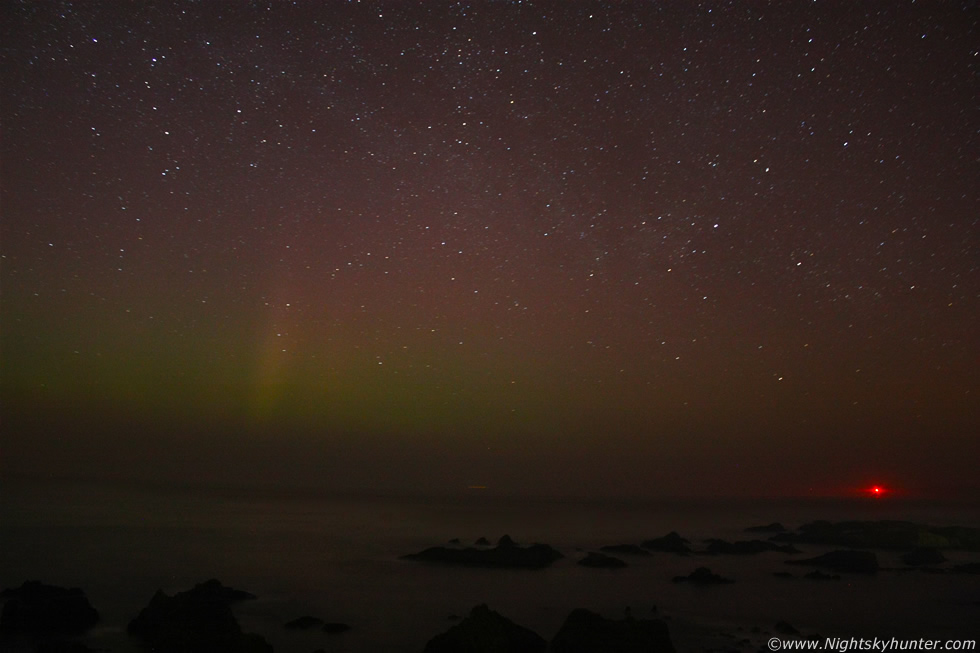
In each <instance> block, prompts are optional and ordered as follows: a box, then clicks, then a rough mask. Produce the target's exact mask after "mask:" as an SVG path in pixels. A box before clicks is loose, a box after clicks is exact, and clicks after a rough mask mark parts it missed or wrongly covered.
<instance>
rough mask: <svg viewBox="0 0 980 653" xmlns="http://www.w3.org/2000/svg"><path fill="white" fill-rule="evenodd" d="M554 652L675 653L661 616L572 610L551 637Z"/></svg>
mask: <svg viewBox="0 0 980 653" xmlns="http://www.w3.org/2000/svg"><path fill="white" fill-rule="evenodd" d="M550 650H551V651H552V652H553V653H595V652H597V651H608V652H609V653H674V644H673V642H671V640H670V633H669V631H668V630H667V624H666V623H664V622H663V621H662V620H660V619H632V618H630V617H627V618H626V619H621V620H614V619H606V618H604V617H603V616H602V615H598V614H596V613H594V612H590V611H589V610H582V609H579V610H573V611H572V612H571V614H569V615H568V617H567V618H566V619H565V623H563V624H562V626H561V629H560V630H559V631H558V633H557V634H556V635H555V637H554V639H552V640H551V648H550Z"/></svg>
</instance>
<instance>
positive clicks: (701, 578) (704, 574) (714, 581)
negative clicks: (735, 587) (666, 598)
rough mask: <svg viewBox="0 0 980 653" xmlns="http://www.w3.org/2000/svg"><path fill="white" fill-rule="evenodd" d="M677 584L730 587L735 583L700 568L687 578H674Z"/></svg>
mask: <svg viewBox="0 0 980 653" xmlns="http://www.w3.org/2000/svg"><path fill="white" fill-rule="evenodd" d="M673 581H674V582H675V583H693V584H695V585H728V584H729V583H734V582H735V581H733V580H732V579H731V578H724V577H723V576H719V575H718V574H716V573H713V572H712V571H711V570H710V569H708V568H707V567H698V568H697V569H695V570H694V571H692V572H691V573H690V574H688V575H687V576H674V578H673Z"/></svg>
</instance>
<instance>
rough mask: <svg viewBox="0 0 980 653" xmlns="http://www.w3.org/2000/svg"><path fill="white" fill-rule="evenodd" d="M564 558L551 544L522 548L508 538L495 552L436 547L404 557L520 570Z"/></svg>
mask: <svg viewBox="0 0 980 653" xmlns="http://www.w3.org/2000/svg"><path fill="white" fill-rule="evenodd" d="M563 557H564V556H563V555H562V554H561V553H559V552H558V551H557V550H556V549H554V548H552V547H550V546H548V545H547V544H531V545H529V546H518V545H517V544H516V543H515V542H514V540H512V539H511V538H510V536H508V535H504V536H503V537H502V538H500V541H499V542H497V546H495V547H493V548H492V549H487V548H473V547H466V548H458V547H454V548H447V547H444V546H433V547H430V548H428V549H425V550H424V551H421V552H419V553H412V554H409V555H406V556H402V558H403V559H405V560H420V561H422V562H439V563H445V564H455V565H466V566H471V567H499V568H517V569H541V568H543V567H547V566H548V565H550V564H551V563H553V562H554V561H555V560H558V559H560V558H563Z"/></svg>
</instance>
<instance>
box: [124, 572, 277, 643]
mask: <svg viewBox="0 0 980 653" xmlns="http://www.w3.org/2000/svg"><path fill="white" fill-rule="evenodd" d="M249 598H255V597H254V595H252V594H249V593H248V592H241V591H239V590H235V589H232V588H230V587H225V586H223V585H222V584H221V583H220V582H218V581H217V580H214V579H212V580H209V581H207V582H204V583H200V584H199V585H195V586H194V588H193V589H190V590H187V591H186V592H178V593H177V594H175V595H173V596H168V595H167V594H165V593H164V592H163V591H161V590H157V593H156V594H154V595H153V598H152V599H150V603H149V604H148V605H147V606H146V607H145V608H143V610H142V611H140V613H139V615H137V617H136V618H135V619H133V620H132V621H131V622H129V627H128V629H127V630H128V632H129V634H130V635H131V636H133V637H136V638H138V639H140V640H142V641H143V643H144V644H146V645H147V646H148V647H150V648H151V649H152V650H154V651H157V652H160V653H272V647H271V646H270V645H269V644H268V643H267V642H266V641H265V639H263V638H262V637H261V636H259V635H253V634H246V633H243V632H242V629H241V626H239V625H238V620H237V619H236V618H235V615H234V614H232V611H231V604H232V603H234V602H236V601H241V600H245V599H249Z"/></svg>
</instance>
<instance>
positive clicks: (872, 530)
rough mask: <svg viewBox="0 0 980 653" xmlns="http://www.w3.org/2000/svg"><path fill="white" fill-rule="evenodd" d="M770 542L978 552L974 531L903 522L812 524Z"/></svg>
mask: <svg viewBox="0 0 980 653" xmlns="http://www.w3.org/2000/svg"><path fill="white" fill-rule="evenodd" d="M773 539H774V540H780V541H784V542H806V543H810V544H830V545H834V546H847V547H854V548H871V549H912V548H916V547H933V548H937V549H964V550H967V551H980V529H978V528H967V527H965V526H929V525H926V524H917V523H915V522H907V521H844V522H829V521H815V522H810V523H809V524H804V525H803V526H800V529H799V532H798V533H779V534H777V535H774V536H773Z"/></svg>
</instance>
